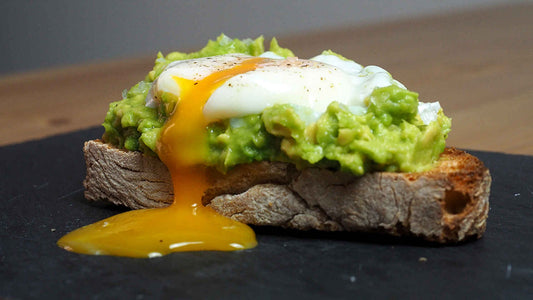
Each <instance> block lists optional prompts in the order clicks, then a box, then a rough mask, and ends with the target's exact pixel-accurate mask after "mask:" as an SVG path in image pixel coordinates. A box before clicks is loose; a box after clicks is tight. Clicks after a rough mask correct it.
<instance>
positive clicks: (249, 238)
mask: <svg viewBox="0 0 533 300" xmlns="http://www.w3.org/2000/svg"><path fill="white" fill-rule="evenodd" d="M390 85H398V86H400V87H403V88H404V86H403V85H402V84H401V83H399V82H398V81H396V80H394V79H393V78H392V77H391V75H390V74H389V73H388V72H386V71H385V70H383V69H381V68H379V67H375V66H369V67H362V66H361V65H359V64H357V63H355V62H353V61H349V60H344V59H341V58H339V57H337V56H335V55H319V56H316V57H314V58H312V59H310V60H301V59H297V58H288V59H284V58H281V57H278V56H277V55H275V54H274V53H271V52H266V53H264V54H263V55H262V56H260V57H251V56H246V55H241V54H228V55H221V56H215V57H206V58H199V59H191V60H185V61H177V62H174V63H171V64H169V65H168V67H167V68H166V69H165V70H164V71H163V72H162V73H161V74H160V76H159V77H158V78H157V79H156V80H155V81H154V83H153V85H152V89H151V91H150V93H149V94H148V96H147V99H146V105H147V106H151V107H157V106H158V105H162V101H163V100H162V99H163V98H164V97H173V98H174V99H175V100H176V102H177V104H176V105H175V109H174V110H173V111H172V115H171V117H170V118H169V119H168V121H167V122H166V124H165V126H164V127H163V130H162V134H161V137H160V138H159V140H158V143H157V153H158V155H159V157H160V159H161V161H162V162H163V163H164V164H165V165H166V166H167V167H168V169H169V171H170V173H171V177H172V181H173V187H174V202H173V204H172V205H170V206H169V207H166V208H159V209H142V210H134V211H128V212H125V213H122V214H119V215H116V216H113V217H111V218H108V219H105V220H102V221H99V222H97V223H94V224H91V225H88V226H85V227H82V228H80V229H78V230H75V231H73V232H71V233H69V234H67V235H65V236H64V237H63V238H61V239H60V240H59V241H58V245H59V246H61V247H63V248H64V249H67V250H70V251H74V252H78V253H85V254H94V255H117V256H129V257H157V256H162V255H165V254H168V253H171V252H176V251H198V250H219V251H230V250H241V249H248V248H253V247H255V246H256V245H257V242H256V240H255V234H254V232H253V230H252V229H251V228H250V227H248V226H247V225H245V224H242V223H239V222H236V221H234V220H231V219H229V218H226V217H223V216H221V215H218V214H217V213H216V212H214V211H213V210H212V209H211V208H208V207H204V206H203V205H202V202H201V199H202V196H203V193H204V191H205V190H206V189H207V187H208V184H207V178H206V167H204V166H203V165H202V162H203V159H204V157H205V152H204V151H206V150H205V147H204V145H205V134H206V133H205V127H206V125H207V124H208V123H210V122H212V121H216V120H220V119H228V118H233V117H239V116H245V115H249V114H257V113H261V112H262V111H263V110H264V109H265V108H267V107H269V106H272V105H275V104H286V103H288V104H292V105H295V106H304V107H308V108H310V109H312V110H313V111H314V112H315V113H316V117H317V118H318V116H320V114H321V113H323V112H325V111H326V108H327V106H328V105H329V104H330V103H331V102H332V101H337V102H340V103H342V104H344V105H346V106H348V107H349V108H350V110H351V111H356V112H359V113H364V112H365V111H366V107H367V106H366V104H365V99H366V98H368V96H370V94H371V93H372V91H373V90H374V89H375V88H378V87H385V86H390ZM439 109H440V106H439V105H438V104H433V105H429V106H428V105H426V106H423V111H424V116H425V117H424V122H426V121H428V122H430V121H431V119H432V118H436V112H438V110H439ZM433 115H434V116H433Z"/></svg>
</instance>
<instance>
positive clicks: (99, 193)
mask: <svg viewBox="0 0 533 300" xmlns="http://www.w3.org/2000/svg"><path fill="white" fill-rule="evenodd" d="M84 153H85V159H86V164H87V177H86V179H85V181H84V186H85V189H86V190H85V197H86V198H87V199H88V200H107V201H110V202H112V203H114V204H119V205H125V206H127V207H130V208H133V209H138V208H151V207H164V206H167V205H169V204H170V203H171V202H172V200H173V188H172V182H171V178H170V174H169V172H168V169H167V168H166V166H165V165H164V164H163V163H162V162H161V161H160V160H159V159H158V158H155V157H150V156H147V155H143V154H141V153H140V152H130V151H124V150H119V149H117V148H115V147H113V146H110V145H108V144H105V143H103V142H101V141H98V140H94V141H88V142H86V143H85V146H84ZM208 178H209V181H210V183H211V187H210V188H209V189H208V190H207V191H206V192H205V195H204V197H203V199H202V201H203V204H204V205H207V206H210V207H212V208H213V209H214V210H216V211H217V212H218V213H220V214H222V215H225V216H227V217H231V218H233V219H235V220H238V221H241V222H243V223H247V224H251V225H267V226H281V227H285V228H291V229H298V230H309V229H315V230H322V231H357V232H379V233H387V234H391V235H395V236H415V237H419V238H421V239H424V240H428V241H434V242H439V243H454V242H459V241H462V240H465V239H467V238H470V237H476V238H479V237H481V236H482V235H483V233H484V231H485V227H486V223H485V222H486V219H487V215H488V211H489V192H490V183H491V177H490V173H489V170H488V169H487V168H486V167H485V166H484V165H483V163H482V162H481V161H480V160H479V159H477V158H476V157H474V156H472V155H470V154H467V153H465V152H463V151H460V150H456V149H453V148H447V149H446V150H445V151H444V153H443V154H442V155H441V157H440V159H439V161H438V162H437V165H436V166H435V168H433V169H432V170H431V171H427V172H421V173H391V172H373V173H368V174H366V175H364V176H359V177H358V176H353V175H350V174H347V173H343V172H334V171H330V170H325V169H317V168H311V169H305V170H297V169H296V168H295V167H294V166H293V165H291V164H287V163H281V162H275V163H271V162H258V163H252V164H248V165H242V166H238V167H236V168H234V169H232V170H231V171H230V172H228V173H227V174H225V175H221V174H219V173H218V172H216V171H212V172H209V176H208Z"/></svg>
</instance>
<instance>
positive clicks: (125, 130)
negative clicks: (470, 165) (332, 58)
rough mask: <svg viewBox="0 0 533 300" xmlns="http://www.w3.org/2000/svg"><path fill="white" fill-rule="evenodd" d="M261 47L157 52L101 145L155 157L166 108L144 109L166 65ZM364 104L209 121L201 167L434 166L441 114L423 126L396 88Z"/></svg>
mask: <svg viewBox="0 0 533 300" xmlns="http://www.w3.org/2000/svg"><path fill="white" fill-rule="evenodd" d="M263 42H264V40H263V38H262V37H259V38H257V39H255V40H251V39H244V40H238V39H230V38H228V37H227V36H225V35H221V36H219V37H218V38H217V40H216V41H209V42H208V44H207V46H205V47H204V48H203V49H201V50H200V51H198V52H193V53H181V52H172V53H169V54H168V55H166V56H163V55H162V54H161V53H158V55H157V58H156V60H155V66H154V68H153V70H152V71H150V72H149V73H148V75H147V76H146V77H145V78H144V80H143V81H141V82H139V83H137V84H136V85H135V86H133V87H132V88H131V89H129V90H125V91H124V92H123V94H122V100H120V101H117V102H113V103H111V104H110V106H109V111H108V112H107V115H106V118H105V121H104V123H103V126H104V128H105V133H104V135H103V140H104V141H105V142H107V143H110V144H114V145H116V146H118V147H120V148H124V149H127V150H131V151H142V152H144V153H146V154H148V155H157V153H156V150H155V149H156V142H157V139H158V137H159V135H160V132H161V128H162V127H163V125H164V124H165V122H166V120H167V119H168V118H169V113H168V111H169V110H168V109H165V107H168V106H164V105H160V106H161V108H152V107H149V106H146V97H147V95H148V93H149V91H150V88H151V86H152V83H153V81H154V80H155V79H156V78H157V77H158V76H159V74H161V72H162V71H163V70H164V69H165V67H166V66H167V65H168V64H169V63H170V62H172V61H177V60H184V59H192V58H200V57H208V56H215V55H221V54H229V53H243V54H247V55H252V56H258V55H261V54H262V53H264V52H265V49H264V46H263ZM269 51H272V52H274V53H275V54H277V55H279V56H283V57H290V56H294V54H293V53H292V52H291V51H290V50H288V49H286V48H282V47H280V46H279V45H278V43H277V41H276V39H272V41H271V43H270V49H269ZM324 53H327V54H335V53H333V52H331V51H325V52H324ZM338 56H339V57H341V58H343V57H342V56H340V55H338ZM167 101H169V102H172V99H169V100H167ZM174 101H175V100H174ZM162 103H165V99H162ZM165 104H171V105H174V104H175V103H165ZM365 104H366V105H367V110H366V111H365V112H363V113H360V112H352V111H351V110H350V108H349V107H346V106H344V105H342V104H339V103H338V102H332V103H331V104H329V106H328V108H327V110H326V112H324V113H323V114H322V115H320V116H319V117H318V118H308V117H307V116H308V115H310V114H312V112H309V111H308V110H309V109H307V108H305V107H299V106H296V105H291V104H277V105H274V106H271V107H268V108H267V109H265V110H264V111H263V112H262V113H261V114H254V115H248V116H244V117H238V118H231V119H227V120H222V121H217V122H213V123H210V124H209V125H208V126H207V141H206V144H207V145H206V146H207V147H208V149H209V151H208V156H207V157H206V158H205V163H206V165H208V166H213V167H216V168H217V169H218V170H219V171H221V172H226V171H227V170H229V169H231V168H232V167H233V166H235V165H238V164H244V163H251V162H254V161H262V160H269V161H286V162H291V163H294V164H295V165H296V166H297V167H299V168H305V167H309V166H316V167H323V168H330V169H335V170H342V171H346V172H351V173H353V174H356V175H362V174H364V173H366V172H371V171H381V170H385V171H398V172H417V171H424V170H427V169H429V168H431V167H432V165H433V163H434V162H435V161H436V160H437V159H438V157H439V155H440V153H442V151H443V150H444V147H445V140H446V138H447V136H448V133H449V131H450V127H451V121H450V119H449V118H448V117H446V116H445V115H444V114H443V112H442V110H440V111H439V112H438V113H437V117H436V118H435V120H433V121H431V122H429V123H428V124H425V123H424V122H423V121H422V119H421V117H420V115H419V113H418V105H419V102H418V94H417V93H414V92H412V91H409V90H406V89H404V88H401V87H399V86H396V85H391V86H388V87H382V88H376V89H374V90H373V92H372V93H371V95H370V96H369V97H368V98H367V99H365Z"/></svg>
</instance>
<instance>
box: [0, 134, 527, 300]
mask: <svg viewBox="0 0 533 300" xmlns="http://www.w3.org/2000/svg"><path fill="white" fill-rule="evenodd" d="M100 135H101V129H100V128H91V129H88V130H84V131H79V132H74V133H71V134H66V135H60V136H55V137H51V138H47V139H44V140H38V141H32V142H27V143H23V144H18V145H10V146H5V147H0V159H1V161H0V174H1V176H2V177H1V178H2V180H1V182H0V197H1V198H0V199H1V200H0V224H1V228H2V230H1V232H0V239H1V240H0V298H11V299H19V298H23V299H27V298H39V299H43V298H53V299H56V298H80V299H116V298H126V299H153V298H175V299H176V298H188V299H191V298H202V299H205V298H217V299H220V298H232V299H233V298H252V297H253V298H295V297H297V298H307V299H310V298H311V299H312V298H320V299H321V298H355V297H361V298H369V297H372V298H388V299H403V298H470V297H473V298H476V299H483V298H496V299H498V298H500V299H510V298H513V299H516V298H532V297H533V213H532V212H533V176H531V175H532V174H533V173H532V169H533V157H532V156H519V155H505V154H500V153H490V152H476V151H471V153H473V154H474V155H477V156H478V157H479V158H481V159H482V160H483V161H484V162H485V164H486V165H487V166H488V167H489V169H490V170H491V173H492V176H493V185H492V193H491V199H490V201H491V204H490V205H491V209H490V214H489V220H488V229H487V232H486V234H485V237H484V238H482V239H481V240H478V241H472V242H468V243H464V244H461V245H457V246H448V247H441V246H435V245H431V244H421V243H417V242H414V241H402V240H397V239H392V238H383V237H375V236H366V235H358V234H355V235H354V234H321V233H304V234H302V233H295V232H290V231H284V230H279V229H272V228H266V229H265V228H256V229H257V230H256V232H257V236H258V241H259V245H258V247H256V248H255V249H251V250H246V251H242V252H191V253H175V254H171V255H168V256H165V257H161V258H154V259H131V258H121V257H107V256H85V255H79V254H75V253H70V252H67V251H64V250H62V249H60V248H58V247H57V246H56V245H55V242H56V241H57V239H59V238H60V237H61V236H62V235H63V234H65V233H67V232H69V231H71V230H73V229H76V228H78V227H80V226H82V225H86V224H89V223H92V222H94V221H97V220H100V219H102V218H105V217H108V216H111V215H113V214H116V213H118V212H121V211H123V210H124V209H123V208H118V207H113V206H111V207H110V206H106V207H102V206H97V205H94V204H91V203H88V202H87V201H85V200H84V198H83V187H82V184H81V182H82V180H83V177H84V176H85V165H84V161H83V157H82V152H81V147H82V144H83V141H85V140H88V139H92V138H96V137H99V136H100ZM421 257H424V258H426V259H427V261H420V258H421Z"/></svg>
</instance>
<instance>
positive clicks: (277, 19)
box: [0, 0, 524, 75]
mask: <svg viewBox="0 0 533 300" xmlns="http://www.w3.org/2000/svg"><path fill="white" fill-rule="evenodd" d="M510 2H524V1H509V0H507V1H505V0H469V1H465V0H441V1H439V0H405V1H391V0H359V1H347V0H339V1H333V0H330V1H318V0H309V1H303V0H298V1H288V0H270V1H266V0H262V1H226V0H224V1H216V0H197V1H184V0H182V1H170V0H153V1H142V0H131V1H104V0H98V1H81V0H73V1H66V0H63V1H60V0H56V1H29V0H1V1H0V12H2V18H1V21H0V22H1V23H0V28H1V29H0V30H1V31H2V33H1V35H0V45H1V46H0V75H5V74H9V73H14V72H21V71H28V70H34V69H39V68H47V67H54V66H61V65H69V64H77V63H85V62H92V61H102V60H109V59H114V58H126V57H133V56H139V55H155V54H156V53H157V51H159V50H161V51H163V52H168V51H170V50H193V49H195V48H197V47H200V46H203V45H204V44H205V42H206V41H207V39H214V38H215V37H217V36H218V35H219V34H220V33H221V32H224V33H225V34H227V35H229V36H231V37H256V36H257V35H260V34H263V35H264V36H265V37H266V38H270V37H272V36H288V35H294V34H298V33H300V32H305V31H319V30H325V29H334V28H341V27H343V26H349V25H361V24H368V23H377V22H384V21H391V20H396V19H405V18H409V17H414V16H420V15H424V14H433V13H443V12H447V11H452V10H461V9H470V8H475V7H481V6H488V5H493V4H503V3H510Z"/></svg>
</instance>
